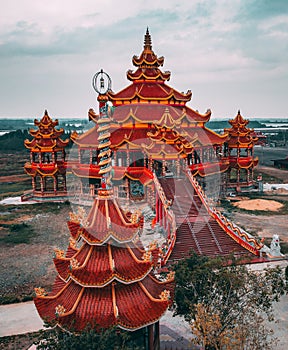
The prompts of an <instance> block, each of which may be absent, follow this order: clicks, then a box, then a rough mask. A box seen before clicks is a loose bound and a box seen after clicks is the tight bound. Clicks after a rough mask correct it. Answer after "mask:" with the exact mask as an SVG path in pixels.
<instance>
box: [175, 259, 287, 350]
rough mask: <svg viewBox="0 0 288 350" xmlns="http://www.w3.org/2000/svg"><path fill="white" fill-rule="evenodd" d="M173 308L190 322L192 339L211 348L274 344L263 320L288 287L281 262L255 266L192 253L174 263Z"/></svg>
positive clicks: (266, 347) (227, 348)
mask: <svg viewBox="0 0 288 350" xmlns="http://www.w3.org/2000/svg"><path fill="white" fill-rule="evenodd" d="M175 272H176V273H175V282H176V289H175V298H174V304H175V313H176V314H178V315H183V316H184V317H185V319H186V320H187V321H189V322H190V324H191V329H192V333H193V334H194V340H193V341H194V343H196V344H199V345H201V346H204V348H205V349H209V350H220V349H225V350H230V349H231V350H232V349H233V350H238V349H239V350H240V349H247V350H248V349H249V350H252V349H253V350H254V349H255V350H256V349H257V350H258V349H259V350H260V349H261V350H262V349H270V348H271V346H275V340H276V339H274V338H272V337H271V332H270V330H268V329H267V328H266V322H267V320H269V321H272V320H273V303H274V302H277V301H279V298H280V296H281V295H283V294H284V293H285V291H287V286H286V283H285V277H284V273H283V271H282V270H281V268H280V267H276V268H269V269H264V270H263V271H261V272H255V271H252V270H250V269H248V268H247V267H246V266H245V265H239V264H237V262H236V261H232V263H231V264H229V266H224V264H223V261H222V260H221V259H209V258H208V257H203V256H197V255H196V254H192V255H191V256H190V257H188V258H187V259H185V260H183V261H180V262H179V263H178V264H177V265H176V266H175Z"/></svg>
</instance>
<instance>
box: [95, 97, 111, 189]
mask: <svg viewBox="0 0 288 350" xmlns="http://www.w3.org/2000/svg"><path fill="white" fill-rule="evenodd" d="M111 114H112V109H111V107H110V106H109V105H108V103H107V102H106V103H105V104H104V105H103V106H102V107H101V108H100V116H99V119H98V121H97V124H98V129H97V131H98V134H99V136H98V141H99V145H98V150H99V155H98V164H99V166H100V170H99V174H101V175H102V188H107V189H110V188H111V177H112V176H111V170H112V165H111V149H110V145H111V142H110V135H111V134H110V123H111V118H110V116H111Z"/></svg>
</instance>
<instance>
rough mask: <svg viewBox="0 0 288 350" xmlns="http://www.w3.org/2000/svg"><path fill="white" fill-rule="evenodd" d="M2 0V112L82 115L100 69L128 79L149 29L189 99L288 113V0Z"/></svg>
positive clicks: (228, 109) (216, 108) (215, 110)
mask: <svg viewBox="0 0 288 350" xmlns="http://www.w3.org/2000/svg"><path fill="white" fill-rule="evenodd" d="M43 4H44V2H43V1H39V0H22V1H20V0H9V1H6V0H0V5H1V21H0V62H1V63H0V116H1V117H9V116H11V117H37V118H39V117H41V116H42V115H43V113H44V110H45V109H48V112H49V114H50V115H51V116H52V117H72V116H73V117H75V116H76V117H86V116H87V111H88V109H89V108H90V107H94V108H95V109H96V110H97V107H96V106H97V104H96V97H95V93H94V91H93V89H92V87H91V80H92V77H93V75H94V74H95V73H96V72H97V71H99V70H100V69H101V68H103V69H104V70H105V71H106V72H107V73H108V74H109V75H110V76H111V78H112V89H113V90H114V91H115V92H116V91H119V90H120V89H122V88H123V87H124V86H126V85H127V84H128V83H129V82H128V81H127V80H126V71H127V70H128V69H132V68H133V66H132V63H131V59H132V56H133V55H135V54H136V55H139V54H140V53H141V51H142V49H143V38H144V34H145V31H146V27H147V26H148V27H149V30H150V34H151V36H152V44H153V50H154V52H155V53H156V54H157V55H158V56H164V57H165V63H164V67H163V70H169V71H171V73H172V74H171V80H170V81H169V82H168V84H169V85H170V86H173V87H174V88H176V89H177V90H179V91H187V90H188V89H190V90H192V93H193V95H192V100H191V102H189V106H190V107H192V108H193V109H198V110H199V111H200V112H202V113H204V112H205V111H206V110H207V109H208V108H210V109H211V110H212V118H216V117H224V118H228V117H229V118H230V117H234V116H235V115H236V114H237V110H238V109H240V110H241V113H242V115H243V116H244V117H247V118H252V117H253V118H254V117H288V108H287V107H288V1H287V0H273V1H272V0H193V1H190V0H182V1H176V0H169V1H168V0H137V1H136V0H121V1H116V0H114V1H112V0H101V1H100V0H81V1H80V0H79V1H76V0H74V1H73V0H49V2H47V6H44V5H43Z"/></svg>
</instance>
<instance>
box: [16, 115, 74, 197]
mask: <svg viewBox="0 0 288 350" xmlns="http://www.w3.org/2000/svg"><path fill="white" fill-rule="evenodd" d="M34 124H35V126H37V129H36V130H34V129H31V130H30V131H29V132H30V135H31V136H32V137H33V139H32V141H29V140H25V141H24V145H25V147H26V148H28V149H29V151H30V162H27V163H26V164H25V165H24V169H25V171H26V173H27V174H28V175H30V176H31V179H32V191H28V192H27V193H25V194H24V195H23V196H22V200H27V199H28V198H33V199H36V200H37V199H38V200H42V199H46V200H47V199H51V200H56V199H57V198H58V199H63V198H65V197H66V195H67V188H66V151H65V148H66V147H67V145H68V143H69V139H67V140H62V139H61V136H62V135H63V133H64V129H63V128H61V129H56V128H55V127H56V126H57V125H58V120H57V119H56V120H55V121H53V120H52V119H51V118H50V117H49V115H48V112H47V111H45V113H44V116H43V117H42V119H41V120H40V121H39V120H37V119H35V121H34Z"/></svg>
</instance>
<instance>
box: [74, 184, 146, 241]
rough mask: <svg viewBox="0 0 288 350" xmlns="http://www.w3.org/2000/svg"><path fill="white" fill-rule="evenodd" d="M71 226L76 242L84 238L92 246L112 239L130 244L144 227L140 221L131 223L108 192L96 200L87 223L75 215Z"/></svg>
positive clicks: (104, 191)
mask: <svg viewBox="0 0 288 350" xmlns="http://www.w3.org/2000/svg"><path fill="white" fill-rule="evenodd" d="M71 224H72V226H71V228H73V229H71V230H70V233H71V236H72V237H73V238H74V239H76V240H78V239H79V238H82V239H84V240H85V241H86V242H89V244H92V245H93V244H94V245H102V244H103V243H106V242H108V241H109V240H111V239H112V240H114V241H115V242H117V243H125V242H130V241H131V240H133V239H134V238H135V237H136V236H137V235H138V234H139V232H140V230H141V226H142V225H141V222H140V221H138V222H136V221H135V222H131V221H130V220H129V219H128V218H127V217H126V215H125V214H124V212H123V211H122V209H121V208H120V207H119V206H118V203H117V201H116V199H115V198H114V197H113V195H111V196H110V195H109V194H107V191H106V190H103V196H102V195H101V194H100V195H98V196H97V197H96V198H95V200H94V203H93V206H92V208H91V210H90V212H89V214H88V216H87V219H85V222H83V221H82V222H81V220H79V217H77V215H76V216H75V215H74V216H72V219H71V220H70V221H69V222H68V227H69V228H70V225H71ZM76 228H77V230H76Z"/></svg>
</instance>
